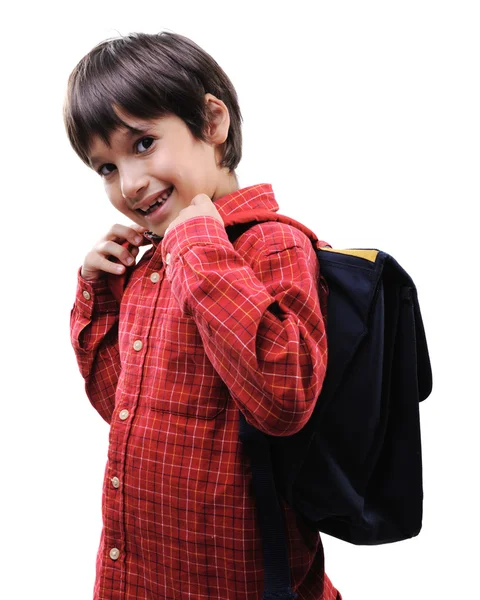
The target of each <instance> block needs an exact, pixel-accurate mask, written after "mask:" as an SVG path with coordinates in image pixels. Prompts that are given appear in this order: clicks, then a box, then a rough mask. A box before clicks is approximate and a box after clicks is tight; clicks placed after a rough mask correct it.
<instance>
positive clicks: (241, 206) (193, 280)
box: [64, 33, 340, 600]
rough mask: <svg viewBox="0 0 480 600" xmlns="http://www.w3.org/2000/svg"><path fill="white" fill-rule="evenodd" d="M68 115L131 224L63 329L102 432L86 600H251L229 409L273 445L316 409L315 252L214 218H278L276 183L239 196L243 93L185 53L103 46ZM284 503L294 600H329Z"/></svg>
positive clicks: (113, 236) (255, 569)
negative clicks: (99, 501) (97, 516)
mask: <svg viewBox="0 0 480 600" xmlns="http://www.w3.org/2000/svg"><path fill="white" fill-rule="evenodd" d="M64 118H65V125H66V129H67V133H68V136H69V139H70V142H71V144H72V146H73V148H74V149H75V151H76V152H77V154H78V155H79V156H80V158H81V159H82V160H83V161H84V162H85V163H86V164H87V165H88V166H89V167H91V168H93V169H95V170H96V171H97V172H98V173H99V175H100V177H101V178H102V179H103V183H104V185H105V189H106V192H107V196H108V198H109V200H110V201H111V202H112V204H113V205H114V206H115V208H117V209H118V210H119V211H120V212H121V213H123V214H124V215H125V216H127V217H128V218H129V219H130V220H131V221H133V224H132V225H131V226H124V225H118V224H117V225H114V226H113V227H112V228H111V229H110V231H109V232H108V233H107V234H106V235H105V236H104V237H103V238H102V239H101V240H100V241H99V242H98V243H97V244H96V245H95V246H94V248H93V249H92V250H91V251H90V252H89V253H88V254H87V255H86V258H85V261H84V263H83V266H82V267H81V269H80V270H79V275H78V289H77V295H76V300H75V304H74V307H73V310H72V313H71V339H72V344H73V347H74V349H75V353H76V357H77V360H78V364H79V367H80V371H81V373H82V375H83V377H84V378H85V384H86V392H87V395H88V397H89V399H90V401H91V403H92V404H93V406H94V407H95V408H96V410H97V411H98V412H99V413H100V415H101V416H102V417H103V418H104V419H105V420H106V421H107V422H108V423H110V438H109V450H108V462H107V467H106V473H105V481H104V489H103V523H104V526H103V531H102V536H101V541H100V548H99V551H98V557H97V577H96V582H95V591H94V597H95V599H102V600H103V599H109V600H117V599H118V600H119V599H128V600H133V599H142V600H144V599H149V600H154V599H155V600H158V599H168V600H173V599H178V600H185V599H187V598H191V599H195V600H197V599H210V600H213V599H219V600H220V599H221V600H234V599H235V600H240V599H241V600H244V599H247V598H248V599H249V600H257V599H258V600H260V598H261V597H262V592H263V587H264V586H263V583H264V582H263V577H264V575H263V550H262V540H261V536H260V532H259V529H258V526H257V521H256V514H255V501H254V498H253V496H252V493H251V491H250V481H251V472H250V466H249V461H248V459H247V458H246V457H245V456H244V454H243V453H242V447H241V443H240V442H239V439H238V430H239V425H238V423H239V412H238V411H239V410H240V411H242V413H243V414H244V415H245V417H246V419H247V420H248V421H249V422H250V423H252V424H254V425H255V426H256V427H257V428H259V429H261V430H262V431H264V432H266V433H268V434H271V435H275V436H285V435H291V434H293V433H295V432H296V431H298V430H299V429H300V428H301V427H302V426H303V425H304V424H305V423H306V421H307V420H308V418H309V416H310V414H311V412H312V410H313V407H314V404H315V400H316V398H317V397H318V394H319V392H320V389H321V387H322V382H323V378H324V375H325V366H326V338H325V328H324V320H323V316H322V311H321V308H320V306H321V304H320V301H319V297H318V291H317V290H318V278H319V272H318V261H317V259H316V256H315V253H314V250H313V247H312V244H311V242H310V240H309V239H308V238H307V237H306V236H305V235H304V234H303V233H301V232H300V231H298V230H297V229H295V228H294V227H291V226H289V225H285V224H281V223H278V222H266V223H261V224H257V225H255V226H253V227H251V228H250V229H249V230H248V231H246V232H245V233H243V234H242V235H241V236H240V237H239V238H237V239H236V240H235V242H234V243H233V244H232V243H231V242H230V241H229V238H228V235H227V232H226V229H225V227H224V221H225V219H227V218H231V217H232V215H234V214H235V213H238V212H244V211H252V212H253V211H255V210H258V209H262V210H267V211H277V210H278V205H277V203H276V201H275V198H274V194H273V191H272V188H271V186H270V185H267V184H261V185H255V186H251V187H247V188H244V189H239V185H238V181H237V178H236V175H235V168H236V167H237V165H238V163H239V161H240V158H241V113H240V109H239V106H238V102H237V96H236V93H235V90H234V88H233V86H232V84H231V82H230V80H229V79H228V77H227V76H226V75H225V73H224V72H223V71H222V69H221V68H220V67H219V65H218V64H217V63H216V62H215V61H214V60H213V59H212V58H211V57H210V56H209V55H208V54H206V53H205V52H204V51H203V50H202V49H200V48H199V47H198V46H197V45H195V44H194V43H193V42H192V41H190V40H188V39H187V38H185V37H182V36H180V35H176V34H171V33H161V34H159V35H146V34H131V35H129V36H126V37H121V38H118V39H113V40H107V41H105V42H103V43H101V44H99V45H98V46H97V47H96V48H94V49H93V50H92V51H91V52H90V53H89V54H88V55H87V56H85V57H84V58H83V59H82V60H81V61H80V63H79V64H78V65H77V67H76V68H75V69H74V71H73V72H72V74H71V76H70V79H69V85H68V92H67V98H66V102H65V112H64ZM143 244H151V245H152V246H151V248H149V249H148V250H147V251H146V252H145V254H144V255H143V256H142V258H141V260H140V261H138V263H137V264H135V259H136V257H137V255H138V253H139V247H140V246H141V245H143ZM322 303H323V299H322ZM282 507H283V510H284V514H285V520H286V524H287V529H288V546H289V547H288V551H289V560H290V567H291V576H292V588H293V590H294V591H296V593H297V598H298V600H320V599H322V600H335V599H336V598H340V595H337V591H336V590H335V588H334V587H333V586H332V584H331V582H330V581H329V579H328V577H327V576H326V575H325V574H324V559H323V550H322V544H321V541H320V538H319V535H318V533H316V532H312V531H311V530H309V529H308V528H307V527H306V526H305V524H304V523H303V522H301V521H300V519H299V518H297V517H296V515H295V514H294V513H293V511H292V510H291V509H290V508H289V507H288V505H286V503H283V501H282Z"/></svg>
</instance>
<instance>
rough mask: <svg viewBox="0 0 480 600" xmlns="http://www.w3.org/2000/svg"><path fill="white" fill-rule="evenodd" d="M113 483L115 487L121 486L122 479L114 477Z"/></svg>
mask: <svg viewBox="0 0 480 600" xmlns="http://www.w3.org/2000/svg"><path fill="white" fill-rule="evenodd" d="M112 485H113V487H114V488H118V487H120V479H119V478H118V477H112Z"/></svg>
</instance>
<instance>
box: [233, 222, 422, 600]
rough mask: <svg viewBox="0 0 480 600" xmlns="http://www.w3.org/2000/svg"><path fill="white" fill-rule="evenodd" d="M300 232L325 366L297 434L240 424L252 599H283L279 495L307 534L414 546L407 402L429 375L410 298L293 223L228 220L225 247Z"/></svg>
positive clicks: (414, 411) (402, 276)
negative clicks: (321, 299)
mask: <svg viewBox="0 0 480 600" xmlns="http://www.w3.org/2000/svg"><path fill="white" fill-rule="evenodd" d="M272 220H274V221H281V222H284V223H288V224H290V225H293V226H295V227H297V228H298V229H300V230H301V231H303V232H304V233H306V234H307V235H308V236H309V237H310V239H311V240H312V243H313V244H314V247H315V251H316V253H317V256H318V260H319V261H320V272H321V275H322V277H323V278H324V279H325V281H326V283H327V286H328V290H329V294H328V307H327V340H328V365H327V373H326V378H325V381H324V385H323V389H322V391H321V394H320V396H319V398H318V401H317V404H316V407H315V410H314V412H313V414H312V416H311V418H310V419H309V421H308V423H307V424H306V425H305V427H304V428H303V429H302V430H301V431H299V432H298V433H296V434H295V435H292V436H287V437H276V436H269V435H266V434H264V433H263V432H261V431H259V430H257V429H256V428H255V427H253V426H252V425H250V424H249V423H247V421H246V420H245V418H244V416H243V414H242V413H239V414H240V439H241V441H242V444H243V448H244V451H245V452H246V453H247V455H248V457H249V459H250V462H251V467H252V485H253V493H254V497H255V502H256V508H257V514H258V520H259V527H260V530H261V532H262V538H263V549H264V564H265V593H264V596H263V598H264V600H267V599H268V600H274V599H276V600H277V599H278V600H280V599H281V600H288V599H291V598H295V597H296V594H294V593H293V592H292V590H291V581H290V568H289V563H288V554H287V541H286V535H285V525H284V521H283V514H282V509H281V506H280V503H279V500H278V497H279V495H280V496H282V497H283V499H284V500H285V501H286V502H287V503H288V504H289V505H290V506H291V507H292V508H293V509H294V510H295V511H296V512H297V514H299V515H300V516H301V517H302V518H303V519H304V521H305V522H306V523H307V524H308V525H309V526H310V527H311V528H312V529H313V530H316V531H320V532H324V533H327V534H329V535H332V536H334V537H337V538H340V539H342V540H345V541H347V542H351V543H353V544H363V545H364V544H384V543H389V542H397V541H400V540H405V539H408V538H410V537H413V536H416V535H417V534H418V533H419V531H420V529H421V526H422V504H423V487H422V456H421V441H420V414H419V403H420V402H421V401H422V400H424V399H425V398H427V397H428V395H429V394H430V392H431V389H432V372H431V366H430V360H429V355H428V348H427V342H426V338H425V331H424V328H423V322H422V317H421V314H420V307H419V304H418V299H417V291H416V288H415V285H414V283H413V281H412V279H411V278H410V276H409V275H408V274H407V273H406V272H405V271H404V270H403V269H402V267H401V266H400V265H399V264H398V263H397V262H396V261H395V260H394V259H393V258H392V257H391V256H389V255H388V254H386V253H385V252H381V251H378V250H333V249H332V248H330V247H327V246H326V245H324V246H322V242H319V240H318V239H317V237H316V236H315V234H313V233H312V232H311V231H309V230H308V229H307V228H306V227H305V226H303V225H302V224H300V223H298V222H296V221H294V220H293V219H290V218H288V217H284V216H283V215H279V214H278V213H272V212H268V211H259V212H256V213H252V212H248V213H247V212H246V213H241V214H236V215H232V216H231V220H229V221H228V222H226V223H225V225H226V228H227V232H228V235H229V238H230V240H231V241H234V240H235V239H237V238H238V237H239V236H240V235H241V234H242V233H243V232H245V231H246V230H247V229H249V228H250V227H251V226H253V225H254V224H255V222H265V221H272Z"/></svg>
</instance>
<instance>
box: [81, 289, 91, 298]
mask: <svg viewBox="0 0 480 600" xmlns="http://www.w3.org/2000/svg"><path fill="white" fill-rule="evenodd" d="M82 294H83V297H84V298H85V300H90V298H91V296H90V294H89V293H88V292H87V290H83V292H82Z"/></svg>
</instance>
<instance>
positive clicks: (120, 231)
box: [104, 223, 147, 246]
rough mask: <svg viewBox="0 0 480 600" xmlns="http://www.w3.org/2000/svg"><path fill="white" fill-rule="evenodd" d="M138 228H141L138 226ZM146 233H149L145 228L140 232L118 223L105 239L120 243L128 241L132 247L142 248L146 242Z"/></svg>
mask: <svg viewBox="0 0 480 600" xmlns="http://www.w3.org/2000/svg"><path fill="white" fill-rule="evenodd" d="M137 227H140V226H138V225H137ZM144 231H147V229H146V228H144V227H142V228H141V229H140V230H137V229H134V228H133V227H129V226H127V225H121V224H120V223H116V224H115V225H113V226H112V227H111V228H110V230H109V232H108V233H107V235H106V236H105V238H104V239H105V240H111V241H115V242H120V243H122V242H124V241H128V242H129V243H130V244H132V245H136V246H140V245H142V243H144V240H145V238H144V237H143V235H142V233H143V232H144Z"/></svg>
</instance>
